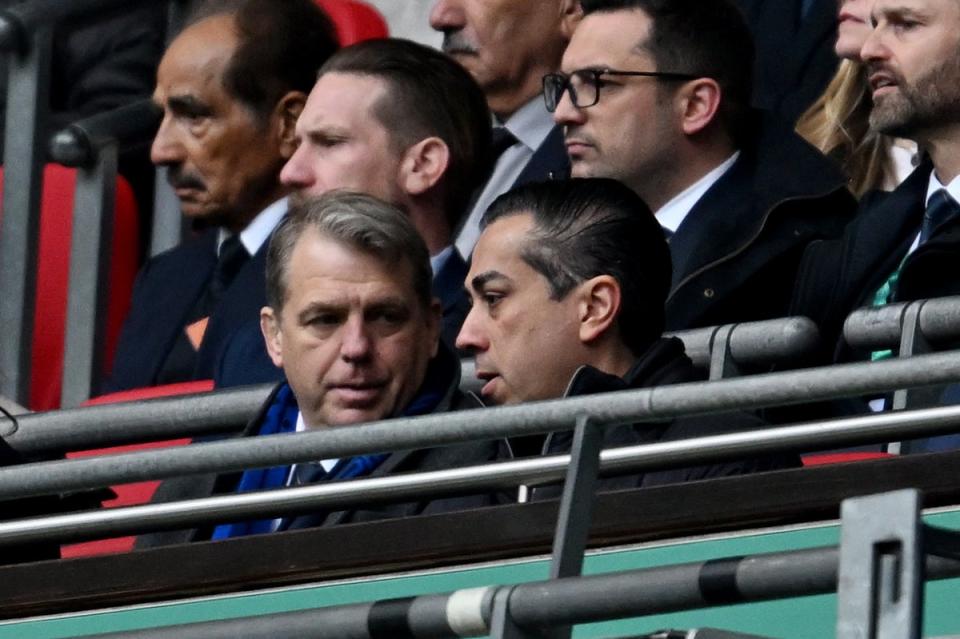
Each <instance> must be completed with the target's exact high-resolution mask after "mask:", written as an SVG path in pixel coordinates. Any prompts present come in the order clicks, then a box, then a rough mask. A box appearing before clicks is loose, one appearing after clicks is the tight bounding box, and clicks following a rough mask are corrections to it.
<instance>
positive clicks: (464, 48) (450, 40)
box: [440, 31, 477, 54]
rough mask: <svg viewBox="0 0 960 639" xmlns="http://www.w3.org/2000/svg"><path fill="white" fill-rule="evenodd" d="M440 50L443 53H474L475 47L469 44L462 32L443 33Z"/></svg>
mask: <svg viewBox="0 0 960 639" xmlns="http://www.w3.org/2000/svg"><path fill="white" fill-rule="evenodd" d="M440 50H441V51H443V52H444V53H447V54H449V53H470V54H473V53H476V52H477V45H475V44H473V43H472V42H470V41H469V40H468V39H467V37H466V36H465V35H463V31H444V32H443V43H442V44H441V45H440Z"/></svg>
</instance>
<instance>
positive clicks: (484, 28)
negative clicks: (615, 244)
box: [430, 0, 580, 257]
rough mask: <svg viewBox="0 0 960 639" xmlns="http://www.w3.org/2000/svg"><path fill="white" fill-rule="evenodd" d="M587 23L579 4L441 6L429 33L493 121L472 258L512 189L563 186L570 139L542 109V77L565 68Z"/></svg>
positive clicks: (471, 235)
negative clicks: (476, 87)
mask: <svg viewBox="0 0 960 639" xmlns="http://www.w3.org/2000/svg"><path fill="white" fill-rule="evenodd" d="M579 18H580V6H579V0H538V1H537V2H512V1H509V0H506V1H504V0H497V1H495V2H489V1H488V0H437V2H436V4H435V5H434V7H433V11H432V12H431V14H430V26H432V27H433V28H434V29H436V30H437V31H441V32H443V44H442V48H443V51H444V52H445V53H447V54H449V55H450V56H451V57H452V58H453V59H455V60H456V61H457V62H459V63H460V64H462V65H463V66H464V67H465V68H466V69H467V71H469V72H470V74H471V75H472V76H473V77H474V79H476V81H477V82H478V83H479V84H480V87H481V88H482V89H483V92H484V94H485V95H486V96H487V104H488V105H489V106H490V111H491V112H492V113H493V116H494V119H495V124H496V127H495V129H494V145H493V146H494V157H493V158H492V159H493V162H491V164H490V166H489V169H488V175H487V177H486V179H485V181H484V184H483V185H482V187H481V188H479V189H478V190H477V192H476V194H475V197H474V199H473V202H472V203H471V205H470V207H469V209H468V210H467V212H466V216H465V217H464V219H463V223H462V224H461V227H460V229H459V233H458V235H457V241H456V245H457V248H458V249H459V250H460V252H461V253H462V254H463V255H464V256H466V257H469V256H470V252H471V251H472V250H473V245H474V244H475V243H476V241H477V236H478V235H479V233H480V231H479V223H480V216H481V215H483V212H484V211H486V209H487V207H488V206H490V203H491V202H493V200H494V199H495V198H496V197H497V196H498V195H500V194H501V193H504V192H505V191H507V190H509V189H510V188H511V187H513V186H517V185H521V184H526V183H528V182H537V181H543V180H547V179H552V178H563V177H566V176H567V174H568V173H569V169H570V165H569V162H568V160H567V154H566V152H565V151H564V146H563V134H562V132H561V131H560V130H559V128H557V127H556V126H554V124H553V122H552V121H551V119H550V114H549V113H547V112H546V110H544V108H543V104H542V103H541V102H540V91H541V77H542V76H543V74H545V73H549V72H551V71H555V70H556V69H557V68H559V65H560V57H561V55H562V54H563V49H564V47H565V46H566V45H567V42H569V40H570V35H571V34H572V33H573V29H574V28H575V26H576V24H577V21H578V20H579Z"/></svg>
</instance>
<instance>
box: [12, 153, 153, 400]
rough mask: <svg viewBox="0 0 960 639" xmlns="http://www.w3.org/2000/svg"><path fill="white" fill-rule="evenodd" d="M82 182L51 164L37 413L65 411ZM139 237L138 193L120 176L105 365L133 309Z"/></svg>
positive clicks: (37, 342)
mask: <svg viewBox="0 0 960 639" xmlns="http://www.w3.org/2000/svg"><path fill="white" fill-rule="evenodd" d="M76 179H77V171H76V169H68V168H66V167H63V166H60V165H58V164H48V165H47V166H46V167H45V168H44V171H43V194H42V201H41V207H40V244H39V251H38V256H37V296H36V306H35V309H36V310H35V319H34V324H33V345H32V358H31V359H32V370H31V374H30V399H29V401H28V407H29V408H31V409H32V410H52V409H56V408H59V407H60V387H61V382H62V378H63V352H64V341H65V339H64V338H65V332H66V319H67V286H68V282H69V274H70V242H71V233H72V230H73V225H72V222H73V193H74V186H75V184H76ZM2 193H3V168H2V167H0V196H2ZM138 233H139V230H138V220H137V204H136V201H135V200H134V197H133V190H132V189H131V188H130V185H129V184H128V183H127V181H126V180H125V179H123V178H122V177H119V178H117V194H116V211H115V217H114V233H113V246H112V251H111V255H112V260H111V263H110V275H109V291H110V292H109V298H108V302H107V336H106V352H105V359H104V361H105V362H111V361H113V351H114V348H115V346H116V343H117V338H118V337H119V335H120V326H121V325H122V324H123V319H124V318H125V317H126V315H127V311H128V310H129V308H130V295H131V292H132V290H133V281H134V278H136V275H137V268H138V265H139V242H138V239H137V238H138V237H139V235H138Z"/></svg>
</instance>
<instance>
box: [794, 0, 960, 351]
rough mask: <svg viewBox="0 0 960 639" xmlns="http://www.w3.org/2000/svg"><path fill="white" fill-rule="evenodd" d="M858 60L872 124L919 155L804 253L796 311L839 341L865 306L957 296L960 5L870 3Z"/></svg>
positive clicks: (941, 1)
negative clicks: (921, 154) (893, 183)
mask: <svg viewBox="0 0 960 639" xmlns="http://www.w3.org/2000/svg"><path fill="white" fill-rule="evenodd" d="M873 19H874V23H875V25H876V26H875V28H874V30H873V32H872V34H871V35H870V37H869V39H868V40H867V42H866V43H865V44H864V46H863V50H862V52H861V56H862V58H863V61H864V62H865V63H866V65H867V67H868V72H869V80H870V84H871V87H872V89H873V103H874V105H873V110H872V111H871V114H870V126H871V127H872V128H873V129H874V130H876V131H877V132H879V133H886V134H888V135H893V136H897V137H903V138H908V139H911V140H915V141H916V142H917V143H918V144H919V146H920V148H921V149H924V150H925V151H926V154H927V157H926V158H925V159H924V161H923V162H922V163H921V165H920V166H919V167H917V169H916V170H915V171H914V172H913V174H912V175H911V176H910V177H909V178H907V180H906V181H904V183H903V184H901V185H900V187H899V188H897V189H896V190H895V191H893V192H892V193H890V194H886V195H879V196H875V197H872V198H871V197H868V198H866V199H865V200H864V201H863V203H862V204H861V210H860V212H859V214H858V215H857V217H856V218H855V220H854V221H853V222H852V223H851V224H850V225H849V227H848V228H847V230H846V231H845V233H844V236H843V237H842V238H840V239H838V240H834V241H831V242H825V243H820V244H818V245H812V246H811V247H809V249H808V250H807V253H806V255H805V256H804V263H803V266H802V271H801V276H800V278H799V279H798V282H797V290H796V303H795V305H794V308H795V310H796V311H797V312H799V313H803V314H805V315H808V316H810V317H811V318H813V319H814V320H816V321H817V322H818V323H819V324H820V326H821V330H822V331H823V332H824V333H825V335H827V336H828V337H831V338H834V341H830V342H829V343H830V344H834V343H836V347H835V350H834V353H833V356H834V358H835V359H837V360H845V359H850V358H851V357H854V356H855V354H853V353H851V352H849V351H848V347H847V346H846V345H845V343H844V342H843V340H842V339H839V336H840V332H841V329H842V325H843V320H844V318H845V317H846V316H847V315H848V314H849V313H850V312H851V311H853V310H855V309H857V308H860V307H863V306H876V305H882V304H887V303H890V302H903V301H910V300H918V299H926V298H930V297H938V296H943V295H956V294H958V293H960V278H958V277H957V276H956V273H957V267H958V265H960V216H958V215H956V213H957V212H958V210H960V207H958V205H957V202H958V201H960V179H958V175H960V3H958V2H956V0H877V2H876V4H875V5H874V7H873Z"/></svg>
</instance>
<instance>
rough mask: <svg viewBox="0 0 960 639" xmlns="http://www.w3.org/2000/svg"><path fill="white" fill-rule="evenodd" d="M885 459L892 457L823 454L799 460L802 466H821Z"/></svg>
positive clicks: (875, 453)
mask: <svg viewBox="0 0 960 639" xmlns="http://www.w3.org/2000/svg"><path fill="white" fill-rule="evenodd" d="M886 457H893V455H891V454H890V453H881V452H852V453H823V454H817V455H803V456H802V457H801V458H800V459H801V460H802V461H803V465H804V466H823V465H826V464H843V463H845V462H854V461H866V460H868V459H884V458H886Z"/></svg>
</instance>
